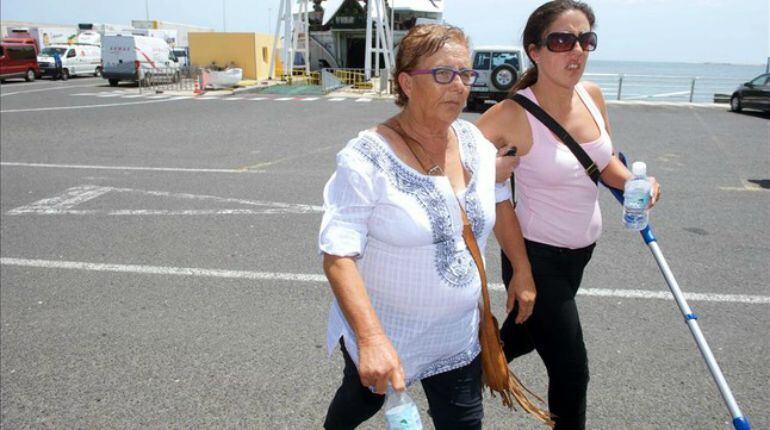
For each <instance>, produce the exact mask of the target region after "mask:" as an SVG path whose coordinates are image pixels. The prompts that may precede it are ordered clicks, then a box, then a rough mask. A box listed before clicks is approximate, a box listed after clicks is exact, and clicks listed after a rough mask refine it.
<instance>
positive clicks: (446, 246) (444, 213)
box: [353, 122, 484, 288]
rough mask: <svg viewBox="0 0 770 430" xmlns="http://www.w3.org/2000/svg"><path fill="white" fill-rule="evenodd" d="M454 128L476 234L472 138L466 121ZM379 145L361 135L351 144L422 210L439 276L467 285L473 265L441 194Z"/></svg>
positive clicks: (478, 218)
mask: <svg viewBox="0 0 770 430" xmlns="http://www.w3.org/2000/svg"><path fill="white" fill-rule="evenodd" d="M458 132H459V138H460V139H459V140H460V142H461V144H462V145H463V153H464V155H465V158H466V159H465V160H463V164H464V166H465V168H466V169H468V171H469V172H470V173H471V175H472V178H471V182H470V183H469V184H468V189H467V191H466V194H465V201H466V203H465V205H466V213H467V214H468V218H469V220H470V222H471V228H472V229H473V233H474V234H475V235H476V236H477V237H479V236H480V235H481V233H482V230H483V227H484V213H483V210H482V208H481V204H480V202H479V198H478V195H477V194H476V174H475V172H476V171H477V170H478V169H477V168H478V155H477V153H476V151H477V148H476V142H475V139H474V137H473V133H472V132H471V130H469V129H468V126H467V125H466V124H464V123H462V122H461V123H460V127H458ZM382 145H383V144H382V143H381V142H380V141H379V140H375V139H372V138H371V137H369V136H366V135H363V136H361V137H360V138H359V139H358V140H357V141H356V143H355V144H354V145H353V148H354V149H355V150H356V151H357V152H358V153H360V154H361V155H362V156H363V157H364V158H365V159H366V160H368V161H369V162H371V163H372V164H373V165H374V166H375V167H377V168H378V169H380V170H381V171H382V172H383V173H384V174H385V176H386V177H387V178H388V180H389V181H390V182H391V183H392V184H393V185H394V186H395V187H396V189H398V190H399V191H401V192H403V193H405V194H409V195H412V196H414V198H415V199H417V202H418V203H419V204H420V206H422V208H423V209H424V210H425V212H426V214H427V215H428V219H429V220H430V224H431V231H432V233H433V243H434V244H435V245H436V254H435V258H434V265H435V267H436V272H437V273H438V275H439V277H440V278H441V279H442V280H443V281H445V282H446V283H447V284H448V285H450V286H452V287H459V288H464V287H467V286H469V285H470V284H471V283H472V282H473V280H474V279H475V276H476V272H477V269H476V265H475V263H474V262H473V259H472V257H471V255H470V253H469V252H467V251H466V250H465V249H464V248H461V249H460V250H459V251H458V250H457V249H458V246H457V245H458V244H457V241H458V240H459V241H462V240H463V239H462V237H459V236H457V237H455V236H454V235H453V234H452V232H453V228H452V217H451V214H450V212H449V207H448V205H447V202H446V200H445V199H444V197H443V195H442V194H441V192H439V190H438V189H437V188H436V185H435V183H434V182H433V180H432V179H431V178H429V177H427V176H424V175H419V174H416V173H414V172H412V171H411V170H409V169H407V168H406V167H404V166H403V164H402V162H401V161H400V160H398V159H396V158H395V156H394V155H393V154H392V152H391V151H390V150H389V149H386V148H384V147H383V146H382Z"/></svg>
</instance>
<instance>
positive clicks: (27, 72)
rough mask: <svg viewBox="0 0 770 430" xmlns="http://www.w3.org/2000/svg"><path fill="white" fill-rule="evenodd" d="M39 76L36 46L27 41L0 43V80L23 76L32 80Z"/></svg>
mask: <svg viewBox="0 0 770 430" xmlns="http://www.w3.org/2000/svg"><path fill="white" fill-rule="evenodd" d="M39 77H40V68H39V67H38V65H37V46H35V45H33V44H29V43H12V42H2V43H0V81H3V82H5V80H6V79H8V78H24V79H25V80H27V81H34V80H35V78H39Z"/></svg>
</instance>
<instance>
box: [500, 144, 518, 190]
mask: <svg viewBox="0 0 770 430" xmlns="http://www.w3.org/2000/svg"><path fill="white" fill-rule="evenodd" d="M511 148H513V147H512V146H503V147H502V148H500V149H498V150H497V159H495V182H505V180H506V179H508V178H510V177H511V173H513V166H515V165H516V163H518V162H519V157H518V156H511V155H505V154H506V153H507V152H508V151H509V150H510V149H511Z"/></svg>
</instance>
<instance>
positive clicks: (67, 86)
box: [0, 85, 98, 97]
mask: <svg viewBox="0 0 770 430" xmlns="http://www.w3.org/2000/svg"><path fill="white" fill-rule="evenodd" d="M96 86H98V85H63V86H55V87H52V88H39V89H36V90H27V91H16V92H15V93H5V94H3V93H1V92H0V97H5V96H12V95H14V94H27V93H37V92H40V91H57V90H66V89H70V88H86V87H90V88H94V87H96Z"/></svg>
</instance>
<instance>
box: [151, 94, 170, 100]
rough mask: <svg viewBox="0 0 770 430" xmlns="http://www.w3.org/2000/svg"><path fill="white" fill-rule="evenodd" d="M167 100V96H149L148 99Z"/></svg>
mask: <svg viewBox="0 0 770 430" xmlns="http://www.w3.org/2000/svg"><path fill="white" fill-rule="evenodd" d="M166 98H168V96H167V95H165V94H156V95H154V96H148V97H147V99H149V100H158V99H166Z"/></svg>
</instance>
